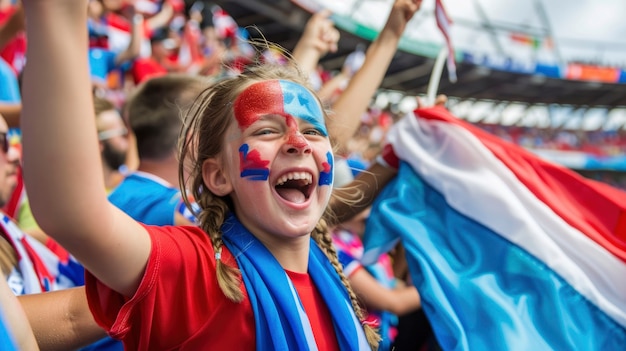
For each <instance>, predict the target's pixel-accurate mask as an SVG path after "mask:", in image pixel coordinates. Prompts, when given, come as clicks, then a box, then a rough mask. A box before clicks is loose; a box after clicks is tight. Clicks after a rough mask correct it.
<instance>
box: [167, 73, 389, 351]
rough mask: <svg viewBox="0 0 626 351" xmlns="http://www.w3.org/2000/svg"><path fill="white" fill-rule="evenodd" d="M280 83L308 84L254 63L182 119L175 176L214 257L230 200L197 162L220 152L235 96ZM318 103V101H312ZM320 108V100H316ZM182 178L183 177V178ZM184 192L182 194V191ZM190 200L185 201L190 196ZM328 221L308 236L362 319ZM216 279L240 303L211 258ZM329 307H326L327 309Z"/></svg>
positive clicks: (374, 341) (223, 267) (237, 287)
mask: <svg viewBox="0 0 626 351" xmlns="http://www.w3.org/2000/svg"><path fill="white" fill-rule="evenodd" d="M274 79H282V80H289V81H293V82H295V83H298V84H300V85H302V86H305V87H307V88H308V89H309V90H310V91H313V89H311V87H310V85H309V84H308V80H307V79H306V78H305V77H304V76H303V75H302V73H301V72H300V71H299V70H298V69H297V68H295V66H294V65H289V66H276V65H268V64H265V65H254V66H251V67H248V68H247V69H246V70H245V71H244V72H243V73H241V74H239V75H237V76H234V77H230V78H226V79H223V80H221V81H218V82H214V83H213V84H212V85H211V86H210V87H208V88H206V89H205V90H203V91H202V92H201V93H200V94H199V95H198V97H197V98H196V101H195V103H194V104H193V106H192V108H191V109H190V110H189V111H188V114H187V116H186V117H185V122H184V126H183V128H182V131H181V147H180V155H179V156H180V160H181V161H180V163H179V164H180V166H179V178H180V184H181V187H182V189H183V191H182V194H183V199H184V201H185V203H186V204H187V206H189V208H192V206H191V197H193V199H194V200H195V202H196V203H197V205H198V206H199V208H200V210H199V211H198V213H196V216H197V218H198V222H199V225H200V227H201V228H202V229H203V230H204V231H205V232H206V233H207V234H208V235H209V237H210V238H211V242H212V244H213V250H214V251H215V254H216V257H220V256H221V251H222V247H223V245H224V243H223V241H222V231H221V225H222V223H223V222H224V220H225V218H226V215H227V214H228V212H234V207H233V202H232V200H231V199H230V197H229V196H217V195H215V194H213V193H211V191H210V190H209V189H208V188H207V187H206V186H205V184H204V181H203V177H202V164H203V163H204V161H205V160H207V159H209V158H214V157H217V156H218V155H219V154H220V152H221V151H222V145H223V144H224V137H225V133H226V130H227V128H228V126H229V125H230V123H232V122H233V121H234V116H233V108H232V105H233V103H234V101H235V99H236V98H237V96H238V95H239V94H240V93H241V92H242V91H243V90H244V89H245V88H246V87H248V86H250V85H251V84H253V83H255V82H260V81H265V80H274ZM318 102H319V100H318ZM320 105H321V102H320ZM185 174H188V175H189V176H188V177H186V176H185ZM185 190H187V191H189V192H190V194H188V193H187V191H185ZM190 196H191V197H190ZM330 218H332V217H331V214H330V212H329V210H328V208H327V211H326V212H325V213H324V215H323V216H322V218H321V219H320V221H319V223H318V224H317V226H316V227H315V229H314V230H313V232H312V237H313V239H314V240H315V242H316V243H317V245H319V247H320V248H321V249H322V251H323V252H324V253H325V254H326V255H327V256H328V258H329V260H330V262H331V263H332V265H333V267H334V268H335V270H336V271H337V273H338V274H339V276H340V277H341V281H342V283H343V284H344V285H345V287H346V289H347V291H348V294H349V296H350V300H351V302H352V306H353V308H354V311H355V313H356V316H357V317H358V318H359V320H360V321H363V320H364V312H363V309H362V308H361V306H360V304H359V302H358V300H357V298H356V294H355V293H354V291H353V290H352V288H351V287H350V284H349V283H348V279H347V278H346V277H345V275H344V274H343V270H342V268H341V265H340V264H339V260H338V258H337V253H336V251H335V249H334V247H333V245H332V241H331V237H330V233H329V230H328V226H327V220H328V219H330ZM216 271H217V280H218V284H219V286H220V288H221V290H222V291H223V292H224V295H225V296H226V297H227V298H228V299H230V300H232V301H234V302H241V301H242V300H243V292H242V290H241V275H240V272H239V270H238V269H237V268H235V267H232V266H230V265H227V264H225V263H224V262H222V260H221V259H217V260H216ZM331 308H332V307H331ZM363 328H364V330H365V333H366V336H367V339H368V342H369V343H370V346H371V347H372V349H377V347H378V342H379V340H380V337H379V336H378V334H377V333H376V331H375V330H374V329H372V328H371V326H369V325H366V324H364V325H363Z"/></svg>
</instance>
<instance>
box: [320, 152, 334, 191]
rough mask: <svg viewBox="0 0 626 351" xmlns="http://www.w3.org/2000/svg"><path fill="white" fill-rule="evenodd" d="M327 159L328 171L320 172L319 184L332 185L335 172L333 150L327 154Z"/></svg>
mask: <svg viewBox="0 0 626 351" xmlns="http://www.w3.org/2000/svg"><path fill="white" fill-rule="evenodd" d="M326 160H327V161H328V164H327V165H328V172H324V171H322V172H320V180H319V182H318V185H332V184H333V176H334V174H335V172H334V161H333V154H332V153H331V152H329V153H327V154H326Z"/></svg>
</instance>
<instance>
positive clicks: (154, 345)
mask: <svg viewBox="0 0 626 351" xmlns="http://www.w3.org/2000/svg"><path fill="white" fill-rule="evenodd" d="M146 228H147V229H148V232H149V233H150V237H151V240H152V250H151V254H150V258H149V260H148V263H147V266H146V271H145V273H144V276H143V278H142V280H141V283H140V285H139V288H138V289H137V292H136V293H135V295H134V296H133V297H132V298H130V299H128V298H126V297H124V296H123V295H121V294H119V293H117V292H115V291H113V290H111V289H110V288H108V287H107V286H105V285H104V284H102V283H100V282H99V281H98V280H97V279H96V278H95V277H94V276H92V275H91V274H89V273H87V274H86V284H85V285H86V290H87V299H88V301H89V307H90V309H91V312H92V314H93V315H94V318H95V319H96V321H97V322H98V324H99V325H101V326H102V327H103V328H105V330H107V331H108V332H109V335H111V336H112V337H113V338H116V339H120V340H122V341H123V342H124V345H125V349H127V350H162V349H166V350H169V349H177V350H202V349H206V348H207V347H209V346H210V348H211V350H255V348H256V344H255V329H254V315H253V311H252V306H251V305H250V301H249V300H248V295H247V292H246V291H245V289H244V288H243V284H242V289H243V291H244V300H243V302H242V303H234V302H232V301H230V300H228V299H227V298H226V297H225V296H224V294H223V293H222V291H221V290H220V288H219V286H218V284H217V278H216V276H215V257H214V253H213V248H212V245H211V241H210V239H209V237H208V235H207V234H206V233H204V231H203V230H202V229H200V228H198V227H193V226H185V227H183V226H165V227H156V226H146ZM222 260H223V262H225V263H226V264H230V265H233V266H236V261H235V259H234V258H233V256H232V254H231V253H230V252H229V251H228V250H227V248H226V247H224V249H223V250H222ZM289 275H290V276H291V277H292V279H293V280H294V285H295V287H296V289H297V291H298V293H299V294H300V296H301V299H302V301H303V304H304V307H305V310H306V311H307V314H308V315H309V319H310V322H311V327H312V328H313V334H314V335H315V336H316V340H317V343H318V345H319V346H320V347H319V349H320V350H338V346H337V342H336V336H335V335H334V331H333V326H332V320H331V318H330V315H329V312H328V309H327V308H326V306H325V304H324V301H323V300H322V298H321V296H319V293H318V292H317V290H316V289H315V287H314V285H313V283H312V281H310V278H309V276H308V275H307V274H295V275H293V273H291V272H289ZM320 336H321V337H320ZM333 340H334V341H333ZM329 341H330V342H329Z"/></svg>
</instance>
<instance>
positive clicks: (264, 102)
mask: <svg viewBox="0 0 626 351" xmlns="http://www.w3.org/2000/svg"><path fill="white" fill-rule="evenodd" d="M233 112H234V114H235V118H236V119H237V122H238V123H239V128H240V129H241V130H244V129H246V128H248V127H249V126H251V125H252V124H253V123H254V122H256V121H257V120H258V119H259V118H260V116H262V115H264V114H267V113H278V114H281V115H285V110H284V104H283V92H282V89H281V87H280V83H279V81H277V80H269V81H264V82H259V83H254V84H252V85H251V86H249V87H248V88H246V89H245V90H244V91H243V92H241V94H239V96H238V97H237V99H236V100H235V103H234V104H233Z"/></svg>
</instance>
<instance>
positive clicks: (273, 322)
mask: <svg viewBox="0 0 626 351" xmlns="http://www.w3.org/2000/svg"><path fill="white" fill-rule="evenodd" d="M222 232H223V240H224V244H225V245H226V247H228V249H229V250H230V252H231V253H232V254H233V256H234V257H235V258H236V259H237V263H238V265H239V268H240V269H241V274H242V277H243V282H244V285H245V287H246V291H247V293H248V297H249V298H250V303H251V304H252V310H253V311H254V320H255V328H256V346H257V350H277V351H279V350H285V351H289V350H303V351H306V350H311V351H313V350H317V346H316V344H315V338H314V337H313V331H312V329H311V325H310V324H309V320H308V318H307V315H306V312H305V311H304V307H303V306H302V302H301V301H300V298H299V297H298V293H297V292H296V289H295V287H294V286H293V283H292V282H291V279H289V276H288V275H287V273H286V272H285V270H284V269H283V268H282V267H281V265H280V263H278V261H277V260H276V258H274V256H273V255H272V254H271V253H270V252H269V250H267V248H266V247H265V246H264V245H263V244H262V243H261V242H260V241H259V240H258V239H257V238H256V237H254V235H252V234H251V233H250V232H249V231H248V230H247V229H246V228H244V226H243V225H242V224H241V223H240V222H239V220H238V219H237V218H236V217H235V216H233V215H232V214H231V215H229V217H228V218H227V219H226V221H225V222H224V224H223V225H222ZM309 275H310V276H311V278H312V279H313V283H314V284H315V286H317V287H318V291H319V292H320V294H321V295H322V298H323V299H324V301H325V302H326V305H327V306H328V310H329V311H330V314H331V318H332V320H333V326H334V329H335V334H336V335H337V340H338V342H339V347H340V349H341V350H342V351H348V350H370V347H369V345H368V343H367V340H366V338H365V333H364V332H363V328H362V326H361V323H360V322H359V321H358V319H357V318H356V315H355V314H354V311H353V309H352V304H351V303H350V298H349V296H348V292H347V291H346V289H345V287H344V286H343V284H342V283H341V279H340V278H339V276H338V275H337V272H336V271H335V269H334V268H333V266H332V265H331V263H330V261H329V260H328V258H327V257H326V255H325V254H324V253H323V252H322V250H321V249H320V248H319V247H318V246H317V244H316V243H315V242H314V241H313V239H311V249H310V250H309ZM319 287H323V289H320V288H319Z"/></svg>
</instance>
